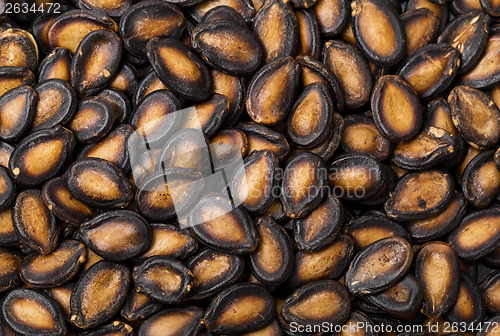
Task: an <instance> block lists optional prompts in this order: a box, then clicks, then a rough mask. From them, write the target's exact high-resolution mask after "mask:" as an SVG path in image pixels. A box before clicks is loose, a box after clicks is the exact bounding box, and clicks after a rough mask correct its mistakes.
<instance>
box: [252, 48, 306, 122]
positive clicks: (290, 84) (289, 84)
mask: <svg viewBox="0 0 500 336" xmlns="http://www.w3.org/2000/svg"><path fill="white" fill-rule="evenodd" d="M299 75H300V66H299V64H298V63H297V62H296V61H295V60H294V59H293V58H292V57H283V58H279V59H276V60H275V61H273V62H271V63H268V64H266V65H265V66H264V67H262V68H261V69H260V70H259V71H258V72H257V73H256V74H255V76H254V77H253V78H252V80H251V82H250V84H249V85H248V91H247V97H246V108H247V113H248V115H249V116H250V118H252V120H253V121H255V122H256V123H259V124H262V125H273V124H276V123H278V122H279V121H281V120H283V119H284V118H285V117H286V115H287V114H288V112H289V111H290V109H291V108H292V105H293V103H294V100H295V94H296V92H297V88H298V78H299Z"/></svg>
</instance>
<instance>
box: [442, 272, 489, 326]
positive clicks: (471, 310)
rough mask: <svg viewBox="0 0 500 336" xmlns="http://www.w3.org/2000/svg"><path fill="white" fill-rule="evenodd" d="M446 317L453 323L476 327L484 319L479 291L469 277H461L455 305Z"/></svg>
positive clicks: (482, 302)
mask: <svg viewBox="0 0 500 336" xmlns="http://www.w3.org/2000/svg"><path fill="white" fill-rule="evenodd" d="M446 316H447V317H448V318H449V319H450V321H451V322H452V323H453V322H454V323H466V324H469V325H476V324H477V323H479V322H481V321H482V320H483V318H484V301H483V298H482V295H481V290H480V288H479V286H478V284H477V283H476V281H475V280H473V279H472V278H471V277H469V276H468V275H466V274H462V275H461V281H460V289H459V292H458V298H457V301H456V302H455V304H454V305H453V306H452V307H451V308H450V310H449V311H448V313H447V314H446Z"/></svg>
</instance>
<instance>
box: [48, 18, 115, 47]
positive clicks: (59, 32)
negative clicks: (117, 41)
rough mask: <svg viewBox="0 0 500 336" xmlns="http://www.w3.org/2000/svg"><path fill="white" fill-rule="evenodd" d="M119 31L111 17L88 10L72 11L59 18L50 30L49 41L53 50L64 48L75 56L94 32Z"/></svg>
mask: <svg viewBox="0 0 500 336" xmlns="http://www.w3.org/2000/svg"><path fill="white" fill-rule="evenodd" d="M98 29H109V30H112V31H117V30H118V25H117V24H116V22H114V21H113V20H112V19H111V18H110V17H108V16H106V15H104V14H102V13H99V12H96V13H93V12H91V11H88V10H70V11H67V12H65V13H63V14H61V15H59V16H58V17H57V19H55V20H54V22H53V23H52V25H51V26H50V28H49V32H48V41H49V46H50V48H51V49H54V48H56V47H63V48H66V49H69V51H71V52H72V53H73V54H74V53H75V52H76V50H77V48H78V45H79V44H80V42H81V41H82V40H83V38H84V37H85V36H87V35H88V34H89V33H91V32H93V31H94V30H98Z"/></svg>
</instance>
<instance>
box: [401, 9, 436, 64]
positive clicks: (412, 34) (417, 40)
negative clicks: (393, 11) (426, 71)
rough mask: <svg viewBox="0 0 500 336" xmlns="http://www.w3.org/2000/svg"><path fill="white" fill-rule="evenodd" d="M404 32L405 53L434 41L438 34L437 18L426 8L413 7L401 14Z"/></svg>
mask: <svg viewBox="0 0 500 336" xmlns="http://www.w3.org/2000/svg"><path fill="white" fill-rule="evenodd" d="M401 22H402V24H403V27H404V29H405V32H406V55H407V56H410V55H412V54H413V53H414V52H415V51H417V50H418V49H420V48H422V47H425V46H426V45H428V44H431V43H434V42H435V41H436V39H437V37H438V34H439V25H440V21H439V18H438V17H437V16H436V15H435V14H434V13H433V12H432V11H431V10H430V9H428V8H419V9H413V10H409V11H406V12H404V13H403V14H401Z"/></svg>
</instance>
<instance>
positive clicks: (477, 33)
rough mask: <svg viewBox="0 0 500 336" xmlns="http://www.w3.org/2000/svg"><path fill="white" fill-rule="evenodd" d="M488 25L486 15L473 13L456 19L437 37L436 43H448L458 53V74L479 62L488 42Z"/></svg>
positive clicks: (488, 19)
mask: <svg viewBox="0 0 500 336" xmlns="http://www.w3.org/2000/svg"><path fill="white" fill-rule="evenodd" d="M489 23H490V18H489V16H488V15H486V14H484V13H481V12H475V11H474V12H470V13H467V14H464V15H460V16H458V17H456V18H455V19H454V20H453V21H451V22H450V23H449V24H448V25H447V26H446V29H445V30H444V31H443V32H442V33H441V35H439V37H438V39H437V42H438V43H448V44H450V45H451V46H452V47H454V48H456V49H457V50H458V51H459V52H460V59H461V62H460V73H466V72H468V71H469V70H471V69H472V68H473V67H474V66H475V65H476V64H477V63H478V62H479V59H480V57H481V54H482V53H483V51H484V49H485V47H486V42H487V41H488V26H489Z"/></svg>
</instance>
